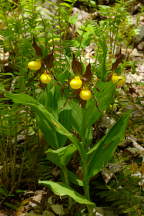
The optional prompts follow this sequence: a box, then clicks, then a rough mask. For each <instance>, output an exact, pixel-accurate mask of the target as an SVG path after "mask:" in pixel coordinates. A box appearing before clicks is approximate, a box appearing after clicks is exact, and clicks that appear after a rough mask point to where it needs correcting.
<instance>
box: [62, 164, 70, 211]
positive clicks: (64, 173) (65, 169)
mask: <svg viewBox="0 0 144 216" xmlns="http://www.w3.org/2000/svg"><path fill="white" fill-rule="evenodd" d="M62 170H63V175H64V182H65V183H66V185H67V186H69V179H68V172H67V168H66V166H64V167H63V168H62ZM71 207H72V199H71V197H68V208H69V209H71Z"/></svg>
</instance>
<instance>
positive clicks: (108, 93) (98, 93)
mask: <svg viewBox="0 0 144 216" xmlns="http://www.w3.org/2000/svg"><path fill="white" fill-rule="evenodd" d="M114 93H115V86H114V84H113V83H112V82H102V81H98V82H97V84H96V89H94V95H95V97H96V101H97V106H98V108H99V110H100V112H103V111H105V110H106V109H107V108H108V106H109V104H110V103H111V102H112V100H113V95H114Z"/></svg>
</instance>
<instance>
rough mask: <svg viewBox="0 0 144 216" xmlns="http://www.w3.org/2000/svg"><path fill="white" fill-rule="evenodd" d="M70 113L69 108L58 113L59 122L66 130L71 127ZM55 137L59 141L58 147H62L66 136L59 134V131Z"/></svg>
mask: <svg viewBox="0 0 144 216" xmlns="http://www.w3.org/2000/svg"><path fill="white" fill-rule="evenodd" d="M71 121H72V113H71V110H70V109H68V110H66V109H65V110H62V111H61V112H60V113H59V122H60V123H61V124H62V125H63V126H64V127H65V128H66V129H67V130H71V129H72V124H71ZM57 139H58V142H59V147H62V146H64V145H65V143H66V141H67V137H66V136H64V135H61V134H59V133H57Z"/></svg>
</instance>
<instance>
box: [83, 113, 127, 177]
mask: <svg viewBox="0 0 144 216" xmlns="http://www.w3.org/2000/svg"><path fill="white" fill-rule="evenodd" d="M129 116H130V113H129V112H128V113H125V114H124V115H123V116H122V117H121V118H120V119H119V120H118V122H117V123H116V124H115V125H114V126H113V127H112V128H111V129H110V131H109V132H108V133H107V134H106V135H105V136H104V137H103V138H102V139H101V140H100V141H99V142H98V143H97V144H96V145H95V146H94V147H93V148H92V149H91V150H90V151H89V152H88V158H89V159H88V161H89V163H88V167H87V170H88V171H87V175H86V178H87V179H90V178H91V177H93V176H94V175H96V174H97V173H98V172H99V171H100V170H101V169H102V168H103V167H104V165H105V164H106V163H107V162H108V160H110V159H111V157H112V155H113V153H114V151H115V150H116V147H117V145H118V144H119V143H120V142H121V141H122V140H123V138H124V135H125V129H126V127H127V123H128V119H129Z"/></svg>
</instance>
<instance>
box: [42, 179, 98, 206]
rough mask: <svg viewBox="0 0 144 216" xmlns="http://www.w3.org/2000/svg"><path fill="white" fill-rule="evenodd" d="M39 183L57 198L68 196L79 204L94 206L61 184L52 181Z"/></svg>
mask: <svg viewBox="0 0 144 216" xmlns="http://www.w3.org/2000/svg"><path fill="white" fill-rule="evenodd" d="M39 183H40V184H44V185H46V186H48V187H50V188H51V190H52V191H53V192H54V193H55V194H56V195H58V196H69V197H71V198H73V199H74V200H75V201H76V202H78V203H80V204H86V205H95V204H94V203H93V202H90V201H89V200H87V199H86V198H85V197H84V196H82V195H81V194H79V193H77V192H76V191H74V190H73V189H72V188H70V187H68V186H66V185H65V184H63V183H56V182H53V181H39Z"/></svg>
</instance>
